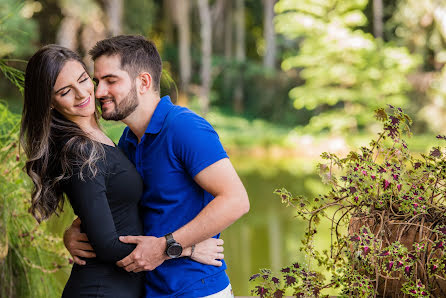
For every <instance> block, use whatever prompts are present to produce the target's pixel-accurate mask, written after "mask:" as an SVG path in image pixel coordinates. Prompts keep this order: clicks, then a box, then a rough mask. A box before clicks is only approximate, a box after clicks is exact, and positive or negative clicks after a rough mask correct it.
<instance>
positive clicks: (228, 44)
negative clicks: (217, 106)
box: [223, 0, 233, 98]
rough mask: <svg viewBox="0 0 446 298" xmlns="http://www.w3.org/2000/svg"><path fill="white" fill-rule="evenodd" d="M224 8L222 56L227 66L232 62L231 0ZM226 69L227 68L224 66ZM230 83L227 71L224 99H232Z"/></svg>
mask: <svg viewBox="0 0 446 298" xmlns="http://www.w3.org/2000/svg"><path fill="white" fill-rule="evenodd" d="M225 4H226V7H225V23H224V27H225V36H224V42H225V44H224V46H225V48H224V55H225V64H226V65H229V63H230V62H231V61H232V38H233V37H232V31H233V24H232V0H227V1H226V3H225ZM226 67H227V66H226ZM231 81H232V77H231V75H230V72H229V71H225V72H224V77H223V84H224V87H225V90H226V92H227V96H226V94H225V98H232V87H231Z"/></svg>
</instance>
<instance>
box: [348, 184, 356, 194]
mask: <svg viewBox="0 0 446 298" xmlns="http://www.w3.org/2000/svg"><path fill="white" fill-rule="evenodd" d="M349 190H350V193H351V194H354V193H355V192H356V187H354V186H350V187H349Z"/></svg>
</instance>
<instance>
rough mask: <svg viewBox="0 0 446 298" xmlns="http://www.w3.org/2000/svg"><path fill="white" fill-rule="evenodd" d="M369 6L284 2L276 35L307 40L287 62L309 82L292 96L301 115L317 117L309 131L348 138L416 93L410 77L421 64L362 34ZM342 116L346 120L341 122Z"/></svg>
mask: <svg viewBox="0 0 446 298" xmlns="http://www.w3.org/2000/svg"><path fill="white" fill-rule="evenodd" d="M367 2H368V1H365V0H358V1H341V0H336V1H331V0H321V1H314V0H305V1H285V0H281V1H279V2H278V4H277V5H276V12H278V13H279V15H278V16H277V17H276V29H277V30H278V31H279V32H281V33H282V34H284V35H285V36H286V37H288V38H302V42H301V44H300V49H299V51H298V52H297V53H295V54H294V55H292V56H290V57H287V58H285V59H284V60H283V62H282V68H283V69H284V70H290V69H293V68H298V69H300V70H301V72H300V74H301V76H302V78H303V79H304V80H305V83H304V84H303V85H301V86H297V87H295V88H293V89H292V90H291V91H290V93H289V95H290V97H291V98H292V99H293V101H294V107H295V108H296V109H302V108H305V109H307V110H311V111H317V112H316V115H314V116H313V117H312V118H311V120H310V123H309V125H307V127H306V131H309V132H318V131H322V130H328V131H334V132H345V131H352V130H355V129H357V128H364V127H367V126H368V125H369V123H371V120H372V119H371V117H370V115H369V114H370V113H369V111H370V110H374V109H376V108H377V107H379V106H382V105H383V104H386V103H387V104H393V105H398V106H403V105H405V104H407V103H408V98H407V96H406V92H407V91H408V90H410V85H409V83H408V81H407V78H406V76H407V74H408V73H409V72H410V71H411V70H412V69H413V68H414V67H415V66H416V65H417V63H418V60H417V59H416V58H415V57H414V56H413V55H411V54H410V53H409V51H408V49H406V48H404V47H394V46H392V45H390V44H387V43H384V42H382V41H381V40H375V39H374V38H373V36H371V35H370V34H367V33H365V32H363V31H361V30H359V29H357V28H358V27H359V26H363V25H365V23H366V22H367V19H366V17H365V16H364V14H363V13H362V10H363V9H364V7H365V5H367ZM340 115H342V117H340Z"/></svg>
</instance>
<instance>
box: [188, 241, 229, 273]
mask: <svg viewBox="0 0 446 298" xmlns="http://www.w3.org/2000/svg"><path fill="white" fill-rule="evenodd" d="M223 243H224V242H223V239H215V238H209V239H207V240H204V241H203V242H200V243H198V244H196V245H195V248H194V251H193V252H192V254H191V253H190V252H189V250H191V249H190V248H188V249H187V255H186V256H189V257H190V258H191V259H192V260H194V261H196V262H199V263H202V264H206V265H213V266H217V267H221V266H222V265H223V264H222V262H221V261H220V260H222V259H224V257H225V256H224V254H223V250H224V248H223Z"/></svg>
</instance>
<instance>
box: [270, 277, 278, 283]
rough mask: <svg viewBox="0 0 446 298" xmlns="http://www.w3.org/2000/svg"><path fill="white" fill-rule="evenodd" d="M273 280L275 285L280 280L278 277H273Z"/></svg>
mask: <svg viewBox="0 0 446 298" xmlns="http://www.w3.org/2000/svg"><path fill="white" fill-rule="evenodd" d="M271 280H272V281H273V283H275V284H278V283H279V279H278V278H277V277H273V278H271Z"/></svg>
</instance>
